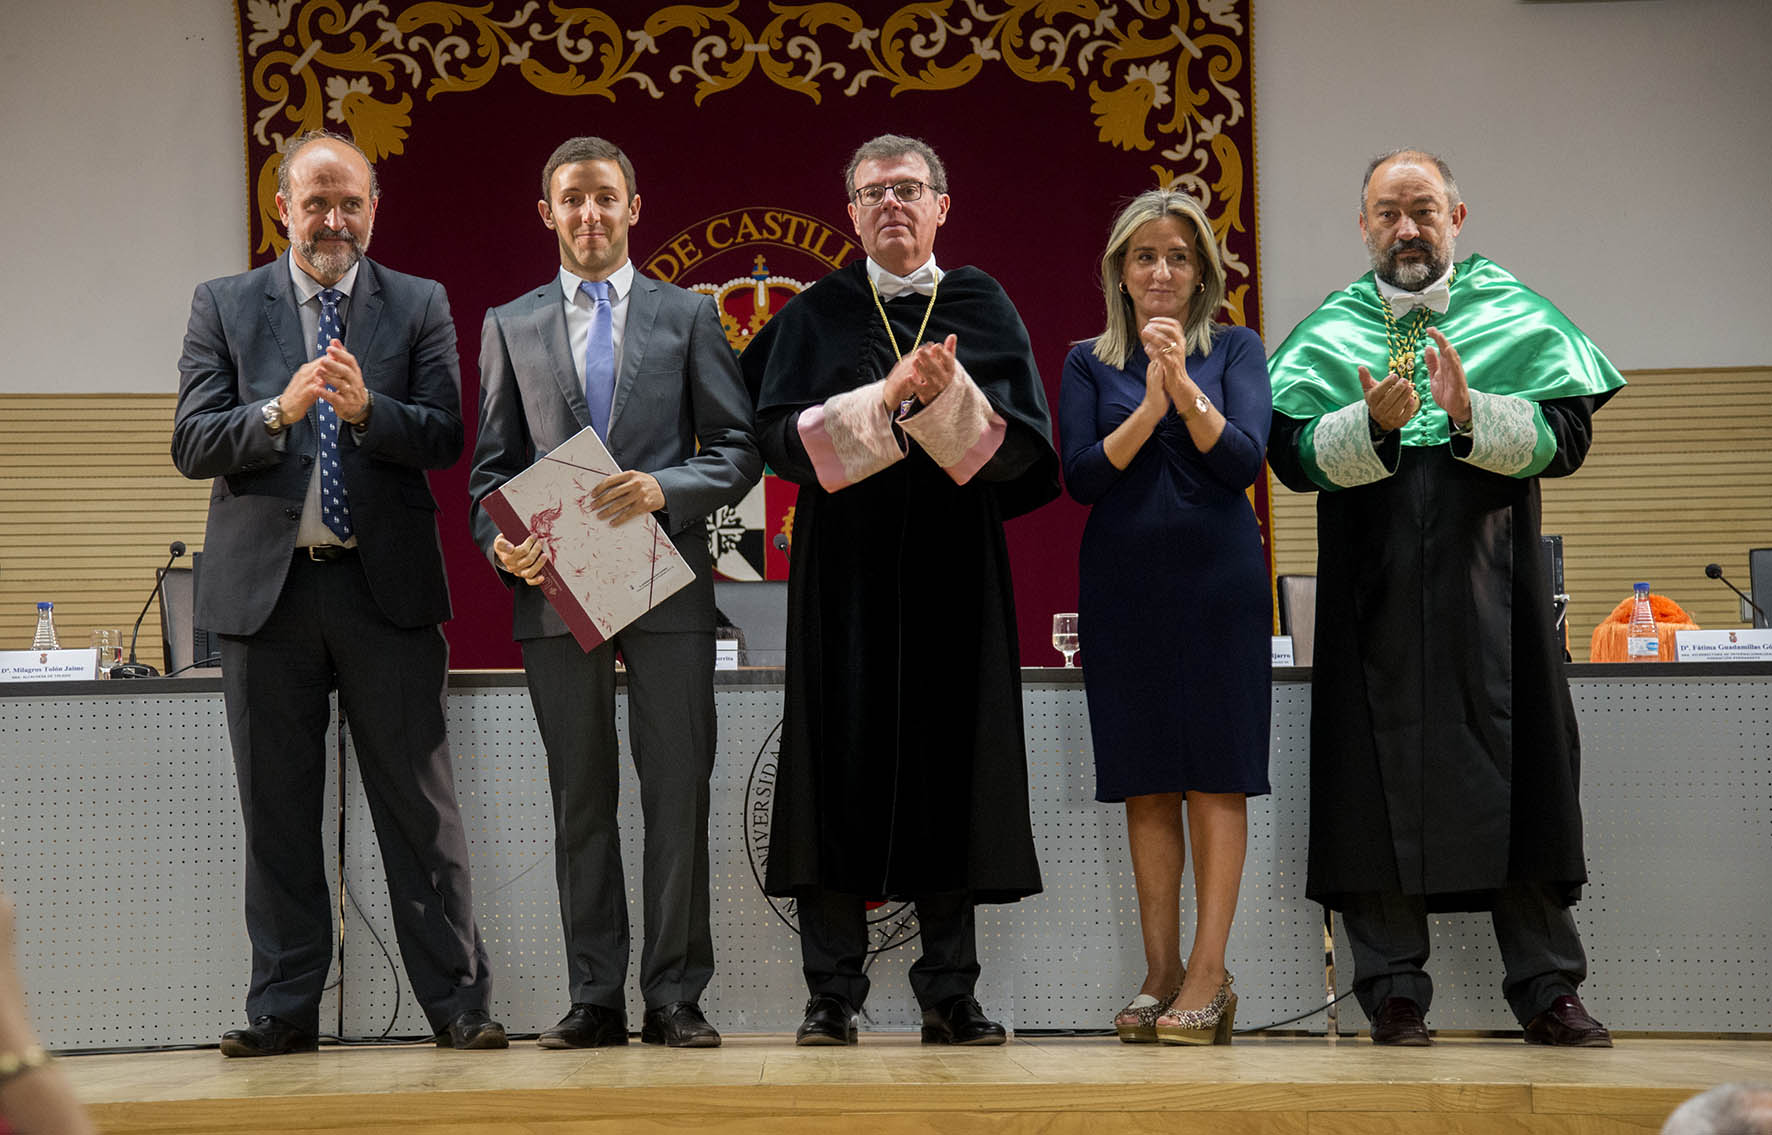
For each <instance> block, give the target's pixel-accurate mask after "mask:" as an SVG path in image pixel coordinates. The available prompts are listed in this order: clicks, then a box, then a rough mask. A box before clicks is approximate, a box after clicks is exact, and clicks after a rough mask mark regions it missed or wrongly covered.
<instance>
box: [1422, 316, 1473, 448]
mask: <svg viewBox="0 0 1772 1135" xmlns="http://www.w3.org/2000/svg"><path fill="white" fill-rule="evenodd" d="M1427 333H1428V334H1429V335H1430V336H1432V337H1433V340H1434V345H1433V346H1432V347H1429V348H1428V349H1427V352H1426V354H1427V380H1428V392H1429V393H1431V394H1432V395H1433V398H1434V404H1435V405H1437V406H1439V408H1440V409H1442V410H1444V411H1446V416H1447V417H1448V418H1451V419H1452V421H1453V423H1454V424H1456V425H1459V426H1463V425H1465V424H1466V423H1468V422H1469V421H1470V420H1471V391H1470V387H1469V386H1468V385H1467V384H1466V383H1465V380H1464V360H1463V359H1461V358H1459V357H1458V351H1457V350H1456V349H1455V348H1454V347H1453V346H1452V344H1451V343H1448V342H1447V341H1446V336H1444V335H1442V334H1440V329H1439V328H1438V327H1429V328H1428V329H1427ZM1435 348H1438V349H1437V350H1436V349H1435Z"/></svg>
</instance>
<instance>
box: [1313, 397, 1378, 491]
mask: <svg viewBox="0 0 1772 1135" xmlns="http://www.w3.org/2000/svg"><path fill="white" fill-rule="evenodd" d="M1369 420H1370V415H1368V414H1367V412H1366V403H1365V402H1364V401H1361V402H1355V403H1353V404H1352V405H1351V406H1343V407H1342V408H1341V409H1339V410H1335V411H1332V412H1330V413H1327V414H1324V415H1323V416H1322V417H1320V418H1318V419H1317V425H1316V428H1315V430H1313V431H1312V434H1311V444H1312V446H1313V447H1314V448H1315V450H1316V463H1317V468H1318V469H1319V470H1320V471H1321V472H1322V474H1323V478H1324V480H1325V481H1326V483H1328V484H1330V485H1333V486H1335V487H1336V488H1338V489H1351V488H1353V487H1354V486H1355V485H1369V484H1371V483H1372V482H1374V481H1382V480H1384V479H1385V478H1386V477H1388V476H1390V475H1391V474H1390V470H1389V469H1386V468H1385V467H1384V462H1383V461H1380V460H1379V459H1378V450H1377V449H1375V448H1373V445H1372V431H1371V428H1370V427H1369V426H1368V425H1367V422H1368V421H1369Z"/></svg>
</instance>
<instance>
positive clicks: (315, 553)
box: [295, 544, 357, 564]
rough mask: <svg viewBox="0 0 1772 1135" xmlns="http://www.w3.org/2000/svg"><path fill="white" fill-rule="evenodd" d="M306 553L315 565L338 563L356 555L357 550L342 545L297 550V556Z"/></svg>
mask: <svg viewBox="0 0 1772 1135" xmlns="http://www.w3.org/2000/svg"><path fill="white" fill-rule="evenodd" d="M304 552H305V553H307V558H308V559H310V560H313V561H314V562H315V563H320V564H330V563H337V562H338V561H339V560H342V559H344V558H346V557H347V556H354V555H356V554H357V549H355V548H346V547H344V546H343V545H340V544H313V545H310V546H308V547H305V548H297V549H296V550H295V554H296V555H297V556H300V555H302V554H303V553H304Z"/></svg>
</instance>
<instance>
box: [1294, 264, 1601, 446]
mask: <svg viewBox="0 0 1772 1135" xmlns="http://www.w3.org/2000/svg"><path fill="white" fill-rule="evenodd" d="M1383 302H1384V301H1383V300H1381V299H1380V298H1379V296H1378V287H1377V285H1376V284H1375V283H1374V281H1373V277H1372V273H1371V272H1368V273H1366V274H1365V275H1364V276H1361V277H1360V278H1359V279H1358V280H1355V281H1354V282H1353V283H1352V284H1349V285H1348V286H1347V287H1346V288H1343V289H1342V290H1341V291H1339V292H1333V293H1331V294H1330V295H1329V296H1328V298H1326V299H1325V300H1324V301H1323V303H1322V304H1321V305H1320V306H1319V307H1318V308H1317V310H1316V311H1314V312H1312V313H1311V314H1310V315H1308V316H1306V317H1305V319H1304V321H1303V322H1302V323H1300V324H1299V325H1298V326H1297V327H1295V328H1293V329H1292V334H1290V335H1288V336H1286V341H1285V342H1284V343H1281V344H1280V348H1279V350H1277V351H1275V352H1274V354H1273V357H1272V358H1271V359H1269V360H1268V372H1269V374H1270V375H1271V376H1272V379H1273V385H1274V412H1275V413H1277V414H1284V415H1286V416H1287V417H1289V418H1297V419H1300V420H1305V421H1308V420H1310V419H1312V418H1315V417H1318V416H1320V415H1322V414H1326V413H1329V412H1330V411H1332V410H1339V409H1341V408H1342V407H1343V406H1348V405H1351V404H1353V403H1354V402H1357V401H1359V400H1360V399H1361V398H1362V397H1364V393H1363V392H1362V391H1361V389H1360V374H1359V369H1358V368H1359V367H1360V366H1362V365H1363V366H1365V367H1366V369H1367V370H1369V371H1371V372H1372V375H1373V377H1374V378H1381V377H1383V375H1384V373H1385V370H1386V366H1387V363H1388V360H1389V358H1390V348H1389V346H1388V345H1387V343H1386V340H1385V326H1384V312H1383V310H1382V308H1381V306H1380V305H1381V304H1382V303H1383ZM1414 318H1415V317H1414V316H1407V317H1405V319H1404V320H1403V322H1404V323H1405V324H1407V323H1408V322H1409V321H1411V320H1413V319H1414ZM1429 318H1430V320H1431V323H1430V324H1429V325H1430V326H1433V327H1437V328H1439V330H1440V333H1441V334H1442V335H1445V336H1446V338H1447V340H1448V341H1450V342H1451V344H1452V346H1453V347H1454V348H1455V349H1456V350H1457V351H1458V356H1459V358H1461V359H1462V360H1464V373H1465V381H1466V382H1467V383H1469V385H1470V388H1471V389H1472V390H1480V391H1484V392H1486V393H1489V394H1513V395H1518V396H1520V397H1524V398H1530V399H1532V400H1533V401H1535V402H1536V401H1543V400H1545V399H1550V398H1568V397H1574V396H1578V395H1584V394H1600V393H1604V392H1606V391H1609V390H1616V389H1618V388H1619V387H1621V386H1623V385H1624V378H1623V376H1622V375H1620V374H1619V373H1618V370H1617V368H1616V367H1614V366H1613V365H1612V364H1611V363H1610V362H1609V361H1608V360H1607V359H1606V356H1605V355H1603V354H1601V353H1600V349H1599V348H1598V347H1596V346H1594V344H1593V341H1592V340H1590V339H1589V338H1588V337H1587V336H1586V335H1584V334H1582V332H1581V329H1580V328H1579V327H1577V326H1575V324H1573V323H1571V322H1569V317H1568V316H1566V315H1564V314H1563V313H1562V312H1560V311H1558V310H1557V308H1556V306H1555V305H1554V304H1552V303H1551V302H1550V301H1549V300H1547V299H1545V298H1544V297H1543V296H1541V295H1539V294H1538V293H1537V292H1535V291H1533V290H1532V289H1531V288H1528V287H1527V286H1526V285H1524V284H1522V283H1520V281H1518V280H1516V279H1514V277H1513V276H1512V274H1510V273H1509V272H1508V271H1507V270H1506V269H1505V268H1503V267H1501V266H1500V265H1499V264H1496V263H1495V262H1493V261H1491V260H1487V259H1485V258H1483V257H1481V256H1471V257H1469V258H1467V259H1465V260H1464V261H1462V262H1460V263H1459V265H1458V271H1457V272H1456V273H1455V274H1454V275H1453V279H1452V302H1451V306H1450V308H1449V309H1448V310H1447V312H1446V314H1444V315H1440V314H1437V313H1430V314H1429ZM1432 345H1433V340H1432V339H1430V338H1429V337H1428V336H1427V335H1426V334H1423V335H1422V337H1421V342H1420V344H1419V346H1418V347H1417V348H1416V352H1415V374H1414V376H1413V380H1414V382H1415V386H1416V389H1417V390H1418V391H1420V393H1421V410H1420V412H1419V413H1417V414H1416V415H1415V417H1413V418H1411V419H1410V420H1409V422H1408V423H1407V424H1406V425H1405V426H1404V427H1403V437H1402V442H1403V444H1404V445H1416V446H1433V445H1444V444H1446V430H1447V424H1446V413H1445V411H1443V410H1441V409H1440V408H1439V407H1438V406H1437V405H1435V404H1434V400H1433V398H1432V397H1431V396H1430V394H1429V392H1428V379H1427V361H1426V350H1425V348H1426V347H1429V346H1432Z"/></svg>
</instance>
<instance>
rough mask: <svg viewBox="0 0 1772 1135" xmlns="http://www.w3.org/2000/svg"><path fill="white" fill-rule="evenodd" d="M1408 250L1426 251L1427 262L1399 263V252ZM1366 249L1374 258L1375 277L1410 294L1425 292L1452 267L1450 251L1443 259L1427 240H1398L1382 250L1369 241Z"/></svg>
mask: <svg viewBox="0 0 1772 1135" xmlns="http://www.w3.org/2000/svg"><path fill="white" fill-rule="evenodd" d="M1407 248H1415V249H1420V250H1421V251H1423V252H1426V253H1427V259H1426V260H1416V261H1410V262H1407V263H1399V262H1398V261H1397V253H1399V252H1401V251H1403V250H1404V249H1407ZM1366 250H1367V252H1368V253H1369V254H1370V255H1371V258H1372V272H1373V274H1374V275H1376V276H1377V277H1378V278H1379V279H1380V280H1383V281H1384V282H1385V283H1387V284H1389V285H1390V286H1391V287H1393V288H1401V289H1403V290H1404V291H1406V292H1419V291H1421V289H1423V288H1425V287H1427V286H1428V285H1429V284H1431V283H1433V282H1434V281H1435V280H1438V279H1439V278H1440V277H1441V276H1444V275H1445V274H1446V269H1447V268H1449V267H1451V266H1452V259H1451V255H1450V250H1448V253H1447V255H1444V256H1442V255H1441V254H1440V252H1439V250H1438V249H1435V248H1432V247H1427V242H1425V241H1397V242H1396V243H1395V244H1393V245H1391V246H1390V247H1389V248H1385V249H1382V250H1381V249H1379V248H1377V247H1375V246H1373V245H1372V243H1371V242H1368V243H1367V245H1366Z"/></svg>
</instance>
